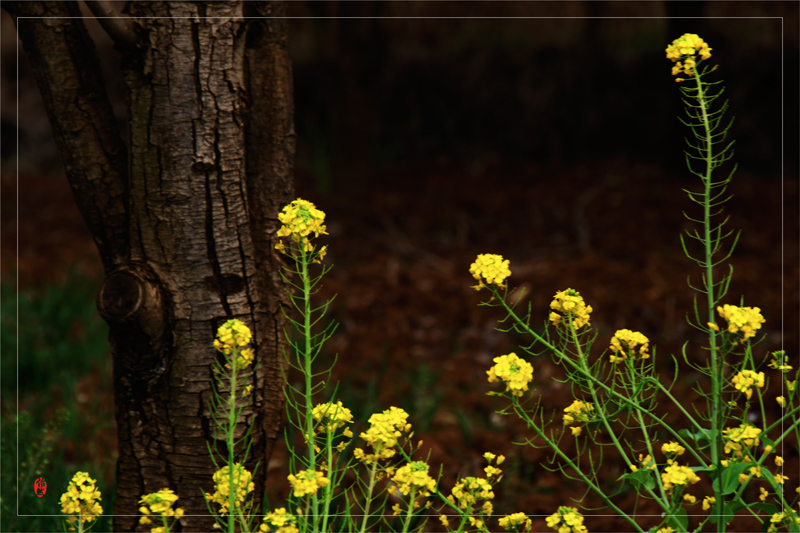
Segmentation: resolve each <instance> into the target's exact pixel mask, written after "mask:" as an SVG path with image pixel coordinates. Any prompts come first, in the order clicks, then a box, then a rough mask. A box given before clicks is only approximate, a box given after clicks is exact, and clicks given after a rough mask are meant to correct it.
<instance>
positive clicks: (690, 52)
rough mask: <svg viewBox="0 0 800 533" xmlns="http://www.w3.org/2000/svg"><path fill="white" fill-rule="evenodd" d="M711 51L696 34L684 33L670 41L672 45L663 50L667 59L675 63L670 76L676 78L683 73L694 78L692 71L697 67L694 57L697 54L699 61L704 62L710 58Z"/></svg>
mask: <svg viewBox="0 0 800 533" xmlns="http://www.w3.org/2000/svg"><path fill="white" fill-rule="evenodd" d="M711 50H712V49H711V48H709V46H708V44H706V42H705V41H703V39H701V38H700V37H698V36H697V35H696V34H694V33H684V34H683V35H682V36H680V37H678V38H677V39H675V40H674V41H672V44H670V45H669V46H667V49H666V50H665V52H666V53H667V59H669V60H671V61H672V62H673V63H675V65H673V67H672V75H673V76H677V75H679V74H681V73H683V74H686V75H687V76H694V72H695V71H694V69H695V67H696V66H697V59H696V57H695V55H696V54H699V55H700V59H701V60H705V59H708V58H710V57H711ZM681 61H683V63H681ZM679 80H680V78H679Z"/></svg>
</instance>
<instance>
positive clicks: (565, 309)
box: [550, 289, 592, 329]
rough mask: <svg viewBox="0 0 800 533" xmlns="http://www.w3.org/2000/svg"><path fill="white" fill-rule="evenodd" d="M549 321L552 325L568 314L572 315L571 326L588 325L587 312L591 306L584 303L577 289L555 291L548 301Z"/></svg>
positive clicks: (588, 312)
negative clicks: (551, 298) (550, 300)
mask: <svg viewBox="0 0 800 533" xmlns="http://www.w3.org/2000/svg"><path fill="white" fill-rule="evenodd" d="M550 309H553V311H552V312H551V313H550V322H552V323H553V325H554V326H557V325H558V324H560V323H561V320H562V319H564V318H567V317H569V316H571V317H572V327H573V328H575V329H578V328H581V327H583V326H588V325H589V314H590V313H591V312H592V306H591V305H586V303H585V302H584V301H583V298H582V297H581V293H579V292H578V291H575V290H572V289H567V290H565V291H561V292H557V293H556V295H555V296H554V297H553V301H552V302H550Z"/></svg>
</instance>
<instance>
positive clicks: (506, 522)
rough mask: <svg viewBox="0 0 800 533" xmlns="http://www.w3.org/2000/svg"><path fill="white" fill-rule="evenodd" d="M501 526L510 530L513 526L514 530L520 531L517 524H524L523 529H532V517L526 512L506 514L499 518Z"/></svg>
mask: <svg viewBox="0 0 800 533" xmlns="http://www.w3.org/2000/svg"><path fill="white" fill-rule="evenodd" d="M499 524H500V527H502V528H503V529H505V530H506V531H510V530H511V529H512V528H513V529H514V531H519V530H518V529H517V526H522V531H530V530H531V525H532V524H531V519H530V518H528V517H527V516H526V515H525V513H514V514H510V515H508V516H506V517H505V518H501V519H500V520H499Z"/></svg>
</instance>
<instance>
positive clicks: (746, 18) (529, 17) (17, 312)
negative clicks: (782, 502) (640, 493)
mask: <svg viewBox="0 0 800 533" xmlns="http://www.w3.org/2000/svg"><path fill="white" fill-rule="evenodd" d="M65 18H66V19H70V20H72V19H81V20H87V19H136V18H146V19H173V20H192V21H194V20H212V19H223V18H224V17H130V16H126V15H119V16H113V17H92V16H83V15H82V16H77V17H31V16H21V17H17V20H18V21H19V20H38V19H65ZM784 18H785V17H783V16H774V17H768V16H754V17H729V16H726V17H658V16H653V17H649V16H648V17H534V16H515V17H512V16H508V17H505V16H501V17H492V16H487V17H459V16H455V17H438V16H433V17H412V16H409V17H311V16H308V17H305V16H304V17H296V16H285V17H257V16H255V17H253V16H243V17H231V18H228V19H227V20H232V19H239V20H266V19H288V20H539V19H541V20H640V19H641V20H780V21H781V164H780V168H781V348H782V349H783V347H784V346H783V342H784V337H785V331H784V330H785V324H784V283H785V279H784V264H783V263H784V248H785V247H784V226H785V219H784V216H785V211H784V205H785V195H784V182H785V175H784V158H785V153H784V147H785V144H784V129H783V128H784V114H783V111H784V108H785V96H784V88H783V84H784V48H785V42H784V41H785V32H784ZM18 25H19V23H17V27H18ZM19 45H20V38H19V34H18V32H17V34H16V60H17V65H16V76H17V86H16V102H15V104H16V118H17V123H16V128H17V131H16V143H17V146H16V162H15V163H16V191H15V193H16V213H15V217H16V222H17V227H16V229H15V231H16V243H15V245H16V246H15V250H16V258H15V264H16V272H15V288H16V324H15V326H16V327H15V335H16V337H17V339H16V340H17V342H16V344H17V348H16V357H17V368H16V374H17V376H16V378H17V391H16V393H17V419H16V426H17V509H16V511H17V517H18V518H19V517H23V516H24V517H61V516H62V515H60V514H58V515H55V514H51V515H39V514H25V515H21V514H19V497H20V494H21V493H20V490H19V391H20V387H19V227H20V225H19V81H18V80H19V63H20V55H19ZM783 387H784V382H783V381H782V382H781V392H783ZM784 427H785V422H781V432H783V430H784ZM784 469H785V465H781V473H782V474H783V473H784V472H785V470H784ZM782 510H783V511H784V512H785V511H786V509H785V508H783V509H782ZM98 516H103V517H106V516H107V517H116V516H126V517H129V516H139V515H138V514H137V515H113V514H112V515H107V514H102V515H98ZM183 516H207V515H183ZM265 516H272V515H265ZM320 516H323V515H320ZM326 516H340V515H326ZM353 516H358V515H353ZM384 516H388V515H384ZM420 516H439V515H420ZM475 516H478V515H475ZM490 516H494V515H490ZM526 516H537V517H538V516H551V515H526ZM585 516H592V517H594V516H615V517H616V516H619V515H618V514H608V515H606V514H591V515H585ZM637 516H662V515H660V514H658V515H647V514H639V515H637ZM683 516H709V515H707V514H702V515H693V514H687V515H683ZM712 516H718V515H712Z"/></svg>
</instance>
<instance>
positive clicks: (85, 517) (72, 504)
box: [60, 472, 103, 531]
mask: <svg viewBox="0 0 800 533" xmlns="http://www.w3.org/2000/svg"><path fill="white" fill-rule="evenodd" d="M95 483H97V481H96V480H94V479H92V478H90V477H89V474H88V473H86V472H77V473H76V474H75V475H74V476H72V480H71V481H70V482H69V485H68V486H67V492H65V493H64V494H62V495H61V501H60V503H61V513H62V514H67V515H77V516H70V517H69V518H67V523H69V524H70V530H71V531H74V530H75V526H74V524H75V523H76V522H80V524H81V529H83V527H82V524H84V523H85V522H91V521H93V520H96V519H97V517H98V516H99V515H101V514H103V507H102V506H101V505H100V504H99V503H98V502H99V501H100V500H102V497H101V494H100V491H99V490H97V487H96V486H95Z"/></svg>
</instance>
